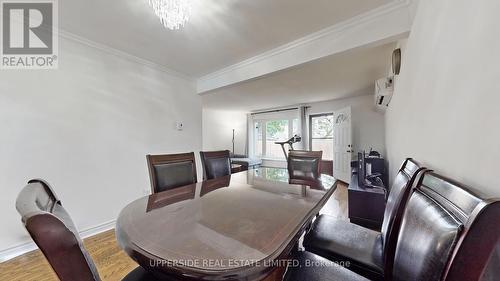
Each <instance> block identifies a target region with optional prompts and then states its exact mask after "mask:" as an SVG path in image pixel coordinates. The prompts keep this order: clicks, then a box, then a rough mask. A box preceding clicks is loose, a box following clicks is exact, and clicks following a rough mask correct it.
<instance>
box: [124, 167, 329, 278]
mask: <svg viewBox="0 0 500 281" xmlns="http://www.w3.org/2000/svg"><path fill="white" fill-rule="evenodd" d="M336 183H337V182H336V180H335V178H333V177H331V176H328V175H321V176H319V177H318V178H317V179H315V180H313V181H311V183H310V184H309V185H297V184H291V183H290V179H289V177H288V171H287V170H286V169H279V168H267V167H262V168H258V169H252V170H248V171H243V172H240V173H236V174H233V175H230V176H225V177H221V178H217V179H213V180H208V181H203V182H200V183H196V184H192V185H187V186H183V187H179V188H175V189H171V190H168V191H164V192H160V193H156V194H152V195H149V196H145V197H142V198H139V199H137V200H135V201H133V202H132V203H130V204H128V205H127V206H126V207H125V208H124V209H123V210H122V211H121V213H120V215H119V217H118V220H117V224H116V235H117V239H118V243H119V245H120V246H121V247H122V248H123V249H124V250H125V252H126V253H127V254H128V255H129V256H130V257H131V258H133V259H134V260H135V261H136V262H137V263H139V264H140V265H141V266H142V267H144V268H145V269H147V270H148V271H150V272H152V273H153V274H155V275H156V276H157V277H158V278H159V279H160V280H161V279H166V280H172V279H170V278H173V279H174V280H179V279H180V280H185V279H187V280H190V279H192V280H263V279H265V278H266V277H268V276H269V275H270V274H272V272H273V271H275V270H277V269H279V268H283V266H286V262H287V261H288V257H289V254H290V252H291V251H292V250H293V249H294V247H295V246H296V245H297V243H298V240H299V238H300V236H301V235H302V234H303V232H304V231H305V229H306V228H307V227H308V226H309V225H310V223H311V222H312V220H313V219H314V217H315V216H316V215H317V214H318V213H319V211H320V209H321V208H322V206H323V205H324V204H325V203H326V201H327V200H328V199H329V197H330V196H331V194H332V193H333V192H334V190H335V188H336Z"/></svg>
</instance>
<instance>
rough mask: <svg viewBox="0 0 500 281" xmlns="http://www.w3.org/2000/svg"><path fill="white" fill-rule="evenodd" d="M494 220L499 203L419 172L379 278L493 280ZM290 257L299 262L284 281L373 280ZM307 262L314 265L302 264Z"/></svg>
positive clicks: (497, 232) (316, 260)
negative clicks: (385, 268) (386, 267)
mask: <svg viewBox="0 0 500 281" xmlns="http://www.w3.org/2000/svg"><path fill="white" fill-rule="evenodd" d="M499 219H500V199H484V197H480V196H478V195H476V194H475V193H473V192H471V191H469V190H468V189H467V188H466V187H464V186H463V185H461V184H459V183H457V182H454V181H452V180H449V179H446V178H444V177H442V176H440V175H438V174H435V173H433V172H432V171H422V172H420V173H419V176H418V179H417V180H416V181H415V184H414V186H413V187H412V188H411V194H410V197H409V200H408V202H407V203H406V207H405V209H404V211H403V216H402V220H401V228H400V231H399V233H398V236H397V243H396V245H395V251H394V260H393V262H392V263H393V264H392V267H391V272H390V273H389V272H388V273H387V274H386V275H385V276H384V280H394V281H400V280H401V281H403V280H436V281H441V280H443V281H444V280H445V281H454V280H462V281H478V280H495V278H498V274H500V268H499V267H498V258H497V257H496V254H495V251H498V247H499V243H500V224H498V220H499ZM332 231H335V230H334V229H332ZM341 235H343V234H341ZM353 246H355V247H358V248H361V247H363V245H354V244H353ZM295 258H296V259H297V260H298V261H299V264H298V265H297V266H295V267H293V268H290V270H288V271H287V274H286V276H285V278H284V279H283V280H285V281H295V280H309V281H320V280H330V281H355V280H356V281H366V280H374V279H373V278H369V279H366V278H365V277H363V276H361V275H359V274H357V273H355V272H353V271H350V270H348V269H346V268H344V267H342V266H339V265H338V264H335V263H334V261H332V260H329V259H326V258H324V257H320V256H318V255H315V254H313V253H310V252H299V253H297V255H296V257H295ZM307 264H309V265H311V264H313V265H317V266H301V265H307ZM327 265H331V266H327ZM349 269H351V268H350V267H349Z"/></svg>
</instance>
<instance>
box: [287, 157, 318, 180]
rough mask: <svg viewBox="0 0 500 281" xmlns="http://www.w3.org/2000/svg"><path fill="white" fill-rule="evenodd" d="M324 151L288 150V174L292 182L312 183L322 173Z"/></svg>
mask: <svg viewBox="0 0 500 281" xmlns="http://www.w3.org/2000/svg"><path fill="white" fill-rule="evenodd" d="M322 156H323V151H306V150H290V151H289V152H288V163H287V168H288V174H289V180H290V183H292V184H305V185H307V184H311V183H314V182H317V181H318V179H319V176H320V175H321V158H322Z"/></svg>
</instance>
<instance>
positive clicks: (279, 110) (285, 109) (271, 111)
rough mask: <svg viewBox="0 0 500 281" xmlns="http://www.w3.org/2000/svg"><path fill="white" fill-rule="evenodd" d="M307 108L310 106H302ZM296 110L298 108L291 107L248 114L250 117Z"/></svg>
mask: <svg viewBox="0 0 500 281" xmlns="http://www.w3.org/2000/svg"><path fill="white" fill-rule="evenodd" d="M309 107H310V106H304V108H309ZM296 109H299V107H291V108H283V109H275V110H268V111H260V112H254V113H250V115H257V114H264V113H274V112H281V111H289V110H296Z"/></svg>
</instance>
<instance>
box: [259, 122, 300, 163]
mask: <svg viewBox="0 0 500 281" xmlns="http://www.w3.org/2000/svg"><path fill="white" fill-rule="evenodd" d="M275 120H287V121H288V135H289V137H288V138H291V137H292V136H293V135H294V132H293V121H294V120H297V126H298V124H299V120H298V117H296V116H287V117H285V116H283V117H278V116H276V117H269V118H255V119H253V130H255V124H256V123H260V124H261V126H262V128H261V130H262V148H261V149H262V155H257V154H255V156H258V157H260V158H261V159H265V160H273V161H286V158H285V156H284V155H283V157H279V158H275V157H272V156H269V155H267V147H266V144H267V123H268V122H270V121H275ZM297 129H299V128H298V127H297ZM298 133H300V132H298ZM257 138H258V135H257V134H255V131H254V140H253V145H254V148H253V149H254V150H255V149H256V144H257ZM273 144H274V142H273Z"/></svg>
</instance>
